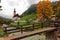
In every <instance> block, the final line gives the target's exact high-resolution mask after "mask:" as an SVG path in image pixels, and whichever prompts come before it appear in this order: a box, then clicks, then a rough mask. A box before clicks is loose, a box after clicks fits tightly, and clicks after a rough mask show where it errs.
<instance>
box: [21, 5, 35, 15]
mask: <svg viewBox="0 0 60 40" xmlns="http://www.w3.org/2000/svg"><path fill="white" fill-rule="evenodd" d="M32 13H36V4H33V5H31V6H30V7H29V8H28V10H26V11H25V12H24V13H23V14H22V15H21V16H26V15H30V14H32Z"/></svg>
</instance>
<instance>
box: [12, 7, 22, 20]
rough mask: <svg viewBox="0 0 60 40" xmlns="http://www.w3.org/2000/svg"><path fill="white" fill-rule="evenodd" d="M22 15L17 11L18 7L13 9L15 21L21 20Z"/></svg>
mask: <svg viewBox="0 0 60 40" xmlns="http://www.w3.org/2000/svg"><path fill="white" fill-rule="evenodd" d="M20 18H21V17H20V15H19V14H18V13H16V9H15V8H14V11H13V21H20Z"/></svg>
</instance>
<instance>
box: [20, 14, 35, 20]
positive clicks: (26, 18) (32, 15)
mask: <svg viewBox="0 0 60 40" xmlns="http://www.w3.org/2000/svg"><path fill="white" fill-rule="evenodd" d="M29 19H32V20H35V19H36V14H34V13H32V14H30V15H27V16H24V17H22V18H21V20H29Z"/></svg>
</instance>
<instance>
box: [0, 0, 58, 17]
mask: <svg viewBox="0 0 60 40" xmlns="http://www.w3.org/2000/svg"><path fill="white" fill-rule="evenodd" d="M39 1H40V0H2V1H1V5H2V9H3V11H0V16H2V15H3V16H4V17H7V18H12V16H13V10H14V8H15V9H16V11H17V13H18V14H20V15H21V14H22V13H23V12H24V11H25V10H27V9H28V8H29V6H30V5H31V4H35V3H38V2H39ZM50 1H57V0H50Z"/></svg>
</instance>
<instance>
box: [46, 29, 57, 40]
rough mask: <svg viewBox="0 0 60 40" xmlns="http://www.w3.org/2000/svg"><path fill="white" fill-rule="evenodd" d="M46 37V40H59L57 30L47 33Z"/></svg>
mask: <svg viewBox="0 0 60 40" xmlns="http://www.w3.org/2000/svg"><path fill="white" fill-rule="evenodd" d="M45 36H46V40H57V32H56V31H55V30H54V31H49V32H46V35H45Z"/></svg>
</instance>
